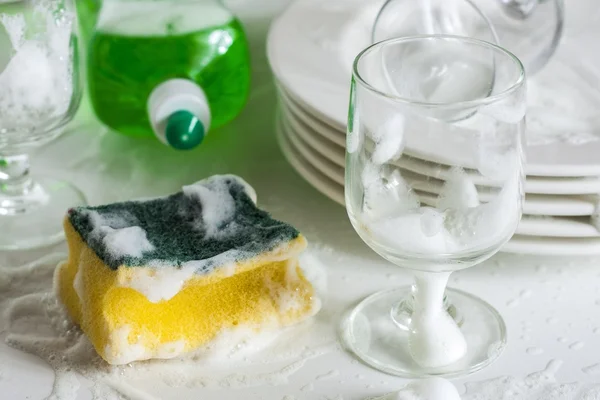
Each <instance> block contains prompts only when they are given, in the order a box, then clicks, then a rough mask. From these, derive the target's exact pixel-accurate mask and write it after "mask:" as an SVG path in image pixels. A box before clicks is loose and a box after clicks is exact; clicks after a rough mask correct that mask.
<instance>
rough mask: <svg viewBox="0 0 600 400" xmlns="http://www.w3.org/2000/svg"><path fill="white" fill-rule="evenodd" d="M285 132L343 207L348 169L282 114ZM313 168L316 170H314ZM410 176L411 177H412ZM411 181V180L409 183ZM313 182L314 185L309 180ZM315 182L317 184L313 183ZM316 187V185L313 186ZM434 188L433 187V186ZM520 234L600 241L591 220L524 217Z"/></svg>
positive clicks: (423, 189) (430, 194) (427, 194)
mask: <svg viewBox="0 0 600 400" xmlns="http://www.w3.org/2000/svg"><path fill="white" fill-rule="evenodd" d="M280 124H281V127H282V128H281V129H282V131H283V135H284V139H285V140H286V147H287V148H288V149H289V150H290V151H292V152H293V153H294V154H295V155H296V157H295V158H296V159H298V160H300V161H299V163H300V164H301V165H302V167H301V168H302V169H304V170H311V169H312V170H313V171H312V173H309V172H305V173H306V174H309V175H311V176H321V177H322V179H321V180H320V181H321V182H320V184H321V186H324V187H327V188H326V189H325V188H324V187H323V188H320V189H319V190H321V191H322V192H324V191H326V194H327V195H328V196H329V197H331V198H333V199H336V201H338V200H339V201H338V202H339V203H340V204H343V197H344V169H343V168H342V167H340V166H338V165H336V164H334V163H333V162H331V161H330V160H328V159H327V158H325V157H323V156H321V155H320V154H318V153H316V152H315V151H313V149H311V148H310V146H309V145H308V144H307V143H306V141H304V140H303V139H302V138H301V137H300V136H299V135H298V134H297V133H296V132H295V131H294V128H293V127H292V126H291V124H289V121H288V120H287V119H286V118H285V115H284V114H283V113H282V117H281V122H280ZM293 165H294V168H296V169H298V167H297V165H295V164H293ZM311 167H312V168H311ZM409 174H410V173H409ZM407 175H408V174H407V173H404V172H403V176H404V177H405V178H407ZM409 180H410V179H409ZM309 182H311V181H310V180H309ZM313 182H314V181H313ZM311 183H312V182H311ZM420 183H422V181H420V180H419V178H416V181H415V182H412V183H411V186H412V187H413V188H414V189H416V190H418V193H417V194H418V195H419V198H420V200H421V201H422V202H424V203H426V204H430V205H435V203H436V202H437V193H438V192H439V190H438V189H440V188H441V184H440V185H439V187H437V188H431V187H429V186H428V185H429V182H425V184H423V185H422V186H421V185H420ZM430 186H431V185H430ZM517 233H518V234H520V235H527V236H549V237H580V238H584V237H585V238H588V237H592V238H593V237H596V238H600V232H599V231H598V230H597V229H596V228H595V226H594V225H592V223H591V220H590V217H589V216H588V217H553V216H530V215H524V216H523V218H522V220H521V223H520V224H519V227H518V228H517Z"/></svg>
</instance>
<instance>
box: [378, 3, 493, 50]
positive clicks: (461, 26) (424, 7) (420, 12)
mask: <svg viewBox="0 0 600 400" xmlns="http://www.w3.org/2000/svg"><path fill="white" fill-rule="evenodd" d="M434 34H445V35H455V36H468V37H473V38H476V39H481V40H486V41H488V42H493V43H497V42H498V35H497V33H496V31H495V29H494V26H493V25H492V23H491V22H490V20H489V19H488V17H487V16H486V15H485V14H484V13H482V12H481V10H480V9H479V8H478V7H477V6H476V5H475V4H474V3H473V1H472V0H419V1H415V0H387V1H386V2H385V3H384V4H383V6H382V7H381V9H380V10H379V13H378V14H377V17H376V18H375V23H374V24H373V30H372V32H371V40H372V42H373V43H376V42H380V41H382V40H385V39H391V38H398V37H407V36H416V35H434Z"/></svg>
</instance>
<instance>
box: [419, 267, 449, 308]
mask: <svg viewBox="0 0 600 400" xmlns="http://www.w3.org/2000/svg"><path fill="white" fill-rule="evenodd" d="M448 278H450V272H423V271H418V272H416V273H415V282H414V283H413V287H412V292H413V310H414V312H418V313H421V314H422V313H437V312H440V311H442V310H444V293H445V291H446V285H447V284H448Z"/></svg>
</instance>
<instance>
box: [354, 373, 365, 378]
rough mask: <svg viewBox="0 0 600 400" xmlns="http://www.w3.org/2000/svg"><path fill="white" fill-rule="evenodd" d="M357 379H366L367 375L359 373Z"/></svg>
mask: <svg viewBox="0 0 600 400" xmlns="http://www.w3.org/2000/svg"><path fill="white" fill-rule="evenodd" d="M356 379H365V376H364V375H361V374H358V375H356Z"/></svg>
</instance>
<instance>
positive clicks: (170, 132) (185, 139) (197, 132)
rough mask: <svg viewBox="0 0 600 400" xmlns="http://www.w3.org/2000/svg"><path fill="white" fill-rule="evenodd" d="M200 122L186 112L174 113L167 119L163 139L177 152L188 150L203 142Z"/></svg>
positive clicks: (202, 126) (203, 132)
mask: <svg viewBox="0 0 600 400" xmlns="http://www.w3.org/2000/svg"><path fill="white" fill-rule="evenodd" d="M204 134H205V128H204V125H203V124H202V121H200V120H199V119H198V117H196V116H195V115H194V114H192V113H191V112H189V111H187V110H180V111H176V112H174V113H173V114H171V115H170V116H169V118H168V119H167V126H166V129H165V138H166V140H167V143H168V144H169V145H170V146H171V147H173V148H175V149H177V150H190V149H193V148H194V147H196V146H198V145H199V144H200V143H202V140H204Z"/></svg>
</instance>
